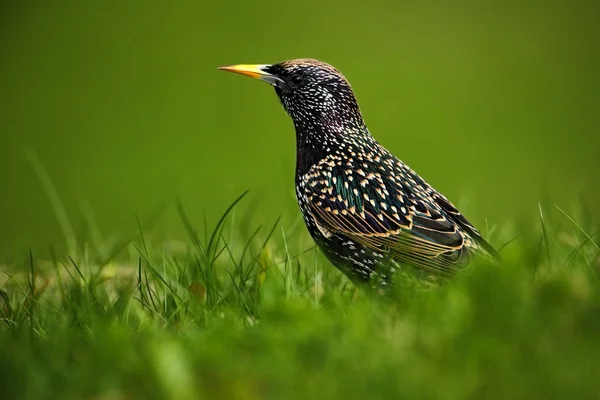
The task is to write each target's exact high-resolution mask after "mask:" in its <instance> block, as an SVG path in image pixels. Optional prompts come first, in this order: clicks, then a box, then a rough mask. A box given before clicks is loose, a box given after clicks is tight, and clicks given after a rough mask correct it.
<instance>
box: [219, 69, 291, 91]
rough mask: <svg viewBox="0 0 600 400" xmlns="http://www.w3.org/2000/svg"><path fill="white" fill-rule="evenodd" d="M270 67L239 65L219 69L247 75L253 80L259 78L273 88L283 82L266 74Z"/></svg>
mask: <svg viewBox="0 0 600 400" xmlns="http://www.w3.org/2000/svg"><path fill="white" fill-rule="evenodd" d="M269 67H270V65H268V64H238V65H229V66H226V67H219V68H218V69H220V70H223V71H229V72H235V73H236V74H241V75H246V76H250V77H252V78H257V79H260V80H261V81H265V82H267V83H269V84H271V85H273V86H277V82H283V81H282V80H281V79H279V78H278V77H276V76H275V75H272V74H270V73H268V72H266V69H267V68H269Z"/></svg>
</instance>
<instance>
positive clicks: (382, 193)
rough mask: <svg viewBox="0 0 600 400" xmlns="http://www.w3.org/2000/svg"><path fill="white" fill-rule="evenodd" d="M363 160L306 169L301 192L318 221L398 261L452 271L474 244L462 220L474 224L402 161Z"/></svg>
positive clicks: (444, 271)
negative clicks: (307, 170)
mask: <svg viewBox="0 0 600 400" xmlns="http://www.w3.org/2000/svg"><path fill="white" fill-rule="evenodd" d="M364 161H365V162H362V163H360V164H359V165H358V168H357V165H353V168H349V167H348V166H345V165H343V163H338V162H336V160H324V161H323V163H325V164H327V165H320V166H319V165H317V166H316V167H315V168H314V169H313V170H312V171H311V172H309V174H307V176H306V179H304V180H303V184H302V185H303V193H304V196H305V201H306V202H307V203H308V204H309V206H310V209H311V211H312V214H313V216H314V217H315V218H316V219H317V222H318V223H319V224H320V225H322V226H324V227H325V228H326V229H327V230H329V231H332V232H335V233H337V234H340V235H343V236H346V237H348V238H350V239H352V240H354V241H356V242H358V243H361V244H363V245H364V246H367V247H368V248H370V249H372V250H375V251H378V252H383V253H387V254H389V255H390V256H391V257H392V258H394V259H396V260H398V261H400V262H405V263H409V264H412V265H415V266H418V267H421V268H423V269H426V270H430V271H435V272H442V273H449V272H452V270H453V269H455V267H456V266H457V263H458V261H460V259H461V258H462V257H461V256H462V255H463V253H464V250H466V249H467V248H468V247H469V246H471V245H474V243H473V242H472V240H471V238H470V236H469V234H468V233H467V232H468V231H466V230H465V229H464V228H463V227H462V226H461V223H462V224H464V225H465V228H466V227H469V229H471V230H472V231H473V232H474V233H476V232H477V231H476V230H475V228H473V227H472V225H471V224H469V223H468V221H467V220H466V219H464V217H462V215H460V213H458V211H457V210H456V209H455V208H454V207H453V206H452V205H451V203H450V202H448V201H447V200H446V199H445V198H443V197H442V196H441V195H440V196H438V195H437V193H436V192H435V191H433V189H431V188H430V186H429V185H427V184H426V183H425V182H424V181H422V179H421V178H419V177H418V176H417V175H416V174H414V172H412V171H411V170H409V169H408V168H407V167H405V166H404V164H402V163H400V162H399V161H398V160H396V159H392V158H390V159H389V160H384V161H382V160H379V162H372V161H367V160H364ZM438 198H439V199H438ZM463 220H464V221H463ZM458 221H460V222H461V223H458ZM477 235H478V234H477Z"/></svg>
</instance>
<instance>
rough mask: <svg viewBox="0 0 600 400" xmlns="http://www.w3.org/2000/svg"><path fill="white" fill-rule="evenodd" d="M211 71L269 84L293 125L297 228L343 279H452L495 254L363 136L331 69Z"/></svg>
mask: <svg viewBox="0 0 600 400" xmlns="http://www.w3.org/2000/svg"><path fill="white" fill-rule="evenodd" d="M218 69H220V70H224V71H229V72H233V73H238V74H242V75H246V76H249V77H253V78H257V79H259V80H261V81H264V82H266V83H268V84H270V85H272V86H273V87H274V89H275V93H276V94H277V97H278V98H279V100H280V102H281V105H282V106H283V108H284V109H285V111H286V112H287V114H288V115H289V116H290V117H291V119H292V121H293V123H294V128H295V133H296V171H295V172H296V173H295V175H296V176H295V186H296V187H295V189H296V197H297V200H298V205H299V207H300V210H301V213H302V215H303V218H304V222H305V225H306V227H307V229H308V231H309V233H310V235H311V236H312V238H313V240H314V241H315V243H316V244H317V245H318V247H319V248H320V249H321V251H322V252H323V253H324V254H325V256H326V257H327V259H328V260H329V261H330V262H331V263H332V264H333V265H334V266H335V267H337V268H338V269H339V270H340V271H342V272H343V273H344V274H345V275H346V276H347V277H348V278H350V280H351V281H354V282H359V283H363V282H370V283H371V285H372V286H373V287H384V286H389V285H391V284H392V283H393V281H394V276H396V275H397V274H398V271H399V270H401V269H403V268H411V270H413V271H417V272H418V273H420V274H422V275H423V276H428V277H451V276H454V275H455V274H456V272H457V271H459V270H461V269H462V267H463V266H464V265H466V264H468V263H469V262H470V261H471V260H472V259H473V257H475V256H477V255H483V256H485V257H488V258H491V259H496V260H499V255H498V253H497V252H496V250H495V249H494V248H493V247H492V246H491V245H490V244H489V243H488V242H487V241H486V240H485V239H484V238H483V237H482V235H481V234H480V233H479V231H478V230H477V229H476V228H475V227H474V226H473V224H471V223H470V222H469V221H468V220H467V219H466V218H465V216H463V215H462V214H461V213H460V211H459V210H458V209H457V208H456V207H455V206H454V205H453V204H452V203H451V202H450V201H449V200H448V199H447V198H446V197H445V196H443V195H442V194H441V193H439V192H438V191H436V190H435V189H434V188H433V187H432V186H431V185H429V184H428V183H427V182H426V181H425V180H424V179H423V178H421V177H420V176H419V175H418V174H417V173H416V172H414V171H413V170H412V169H411V168H410V167H409V166H408V165H406V164H405V163H404V162H402V161H401V160H400V159H398V158H396V157H395V156H394V155H393V154H392V153H391V152H390V151H388V150H387V149H386V148H385V147H383V146H382V145H381V144H380V143H379V142H377V140H376V139H375V138H374V137H373V136H372V135H371V133H370V131H369V129H368V128H367V125H366V124H365V121H364V119H363V116H362V113H361V110H360V108H359V105H358V101H357V99H356V96H355V94H354V92H353V90H352V87H351V86H350V83H349V81H348V80H347V79H346V77H344V75H342V73H341V72H340V71H339V70H337V69H336V68H334V67H333V66H331V65H329V64H327V63H325V62H322V61H319V60H315V59H308V58H299V59H294V60H288V61H282V62H278V63H275V64H237V65H229V66H223V67H219V68H218Z"/></svg>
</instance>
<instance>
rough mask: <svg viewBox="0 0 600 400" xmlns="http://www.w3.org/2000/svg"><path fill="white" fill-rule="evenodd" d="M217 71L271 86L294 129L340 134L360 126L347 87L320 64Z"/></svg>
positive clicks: (236, 67)
mask: <svg viewBox="0 0 600 400" xmlns="http://www.w3.org/2000/svg"><path fill="white" fill-rule="evenodd" d="M219 69H222V70H225V71H230V72H236V73H239V74H242V75H247V76H251V77H253V78H258V79H260V80H262V81H265V82H267V83H269V84H271V85H273V86H274V87H275V92H276V93H277V95H278V96H279V99H280V100H281V103H282V104H283V107H284V108H285V110H286V111H287V113H288V114H289V115H290V116H291V117H292V119H293V120H294V124H295V125H296V126H297V127H304V128H309V127H310V128H316V129H319V128H324V129H327V130H341V129H345V128H349V127H355V128H359V127H362V126H363V125H364V123H363V120H362V117H361V114H360V110H359V108H358V104H357V101H356V98H355V97H354V93H353V92H352V88H351V87H350V84H349V83H348V81H347V80H346V78H344V76H343V75H342V74H341V73H340V72H339V71H338V70H336V69H335V68H334V67H332V66H331V65H329V64H326V63H324V62H321V61H317V60H312V59H297V60H291V61H283V62H281V63H278V64H272V65H232V66H228V67H221V68H219ZM319 130H320V129H319Z"/></svg>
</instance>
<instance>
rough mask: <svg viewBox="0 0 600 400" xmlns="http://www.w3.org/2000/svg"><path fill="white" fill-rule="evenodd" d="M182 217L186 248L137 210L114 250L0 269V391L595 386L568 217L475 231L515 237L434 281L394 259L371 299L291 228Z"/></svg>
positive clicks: (461, 391)
mask: <svg viewBox="0 0 600 400" xmlns="http://www.w3.org/2000/svg"><path fill="white" fill-rule="evenodd" d="M555 211H557V210H555ZM179 212H180V214H181V219H182V222H183V224H184V225H185V227H186V229H187V231H188V233H189V240H188V242H187V243H170V244H168V245H164V244H163V245H160V244H158V243H153V241H152V239H151V238H150V237H149V236H148V235H147V234H146V233H145V231H144V228H143V226H142V225H143V224H142V223H140V230H139V234H138V236H137V238H136V239H135V240H133V241H131V242H127V243H123V245H124V246H125V247H124V249H123V251H121V256H120V257H118V258H113V259H111V256H110V254H111V252H110V251H108V250H107V249H106V248H102V247H101V246H96V247H94V246H91V245H90V246H87V247H86V246H77V250H73V254H71V257H65V258H62V257H55V259H54V260H38V259H36V257H35V252H34V251H32V252H31V254H30V255H28V257H27V260H24V261H22V262H16V263H15V265H10V266H4V267H1V271H2V278H1V279H0V287H1V290H2V292H1V297H0V318H1V323H0V371H1V374H0V398H2V399H75V398H82V399H138V398H139V399H142V398H143V399H183V400H185V399H198V398H223V399H283V398H286V399H288V398H299V399H306V398H323V399H331V398H406V399H424V398H428V399H429V398H443V399H461V398H477V399H483V398H485V399H517V398H527V399H532V398H543V399H550V398H552V399H555V398H568V399H574V398H578V399H579V398H597V397H598V393H600V381H599V380H598V371H599V370H600V341H599V338H600V282H599V280H598V269H599V268H600V247H599V245H598V240H597V232H596V231H594V229H593V227H588V226H587V225H586V224H583V225H580V224H579V223H578V222H577V221H576V218H575V217H572V216H568V215H564V214H563V213H561V212H551V214H552V215H554V217H553V220H552V221H549V220H548V218H547V217H545V214H544V213H542V210H541V209H540V212H539V215H537V216H536V218H535V219H532V221H535V222H531V223H527V224H525V223H524V224H523V225H524V226H527V228H510V229H509V228H506V229H490V233H489V235H490V236H491V238H492V242H493V243H494V245H495V246H496V247H502V246H503V244H506V243H507V242H509V241H510V239H512V238H514V240H512V241H510V243H508V244H507V245H506V246H505V247H504V248H503V249H502V254H503V256H504V258H505V264H506V265H504V266H503V267H498V266H493V265H486V264H480V265H472V266H471V267H470V268H468V269H466V270H465V271H463V272H462V273H461V274H459V275H458V276H457V277H456V278H455V279H453V280H452V281H450V282H437V283H432V282H428V283H425V282H423V281H419V280H417V279H413V276H412V275H411V273H410V271H406V272H405V273H403V274H402V275H401V278H400V279H399V282H398V285H397V287H396V289H397V290H395V291H394V292H393V293H390V295H389V296H387V297H377V296H372V295H368V294H367V293H366V292H364V291H362V290H360V289H358V288H355V287H354V286H352V285H351V284H350V283H349V282H348V281H347V280H346V279H345V278H344V277H343V276H341V274H340V273H338V272H337V271H336V270H335V269H334V268H333V267H332V266H331V265H330V264H328V263H327V262H326V261H325V260H324V259H323V257H322V256H321V255H320V254H319V253H318V251H317V250H316V249H314V247H313V245H312V242H311V241H310V240H309V239H308V238H307V236H306V233H305V232H304V231H303V228H302V227H300V226H299V229H297V230H295V231H292V232H284V231H282V229H281V228H280V225H279V224H278V222H277V221H274V223H273V224H272V225H271V226H264V227H255V229H250V228H249V227H247V226H244V224H243V223H240V222H236V221H239V220H240V218H239V216H237V215H234V214H235V213H234V212H229V211H228V212H227V213H225V214H224V218H223V219H222V220H221V222H220V223H219V224H218V225H217V226H216V227H204V226H202V224H199V226H198V225H196V224H195V223H192V222H190V221H188V220H187V217H186V216H185V212H184V208H183V207H179ZM565 221H566V222H567V223H566V224H565V223H564V222H565ZM559 226H560V228H558V227H559ZM515 232H520V233H519V234H515ZM595 235H596V236H595ZM594 239H596V240H595V241H594ZM99 243H101V240H100V242H99ZM114 248H115V249H118V248H119V246H116V247H114ZM123 253H125V254H126V255H125V256H123ZM127 254H129V255H127ZM117 260H119V261H117Z"/></svg>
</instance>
